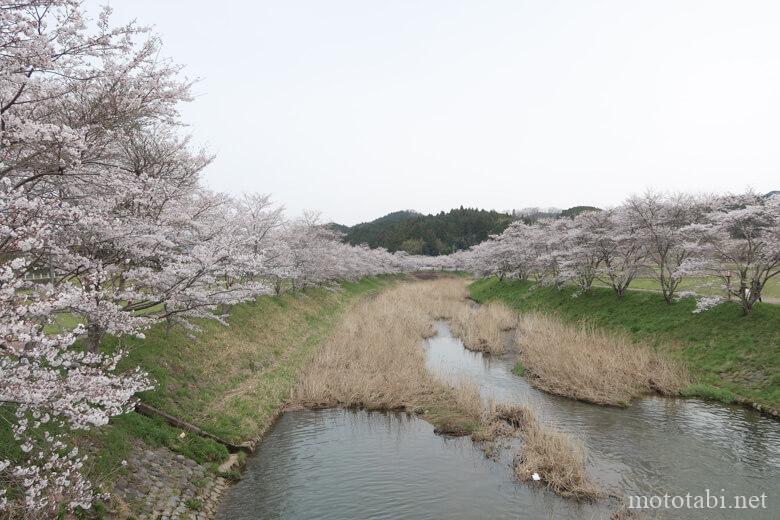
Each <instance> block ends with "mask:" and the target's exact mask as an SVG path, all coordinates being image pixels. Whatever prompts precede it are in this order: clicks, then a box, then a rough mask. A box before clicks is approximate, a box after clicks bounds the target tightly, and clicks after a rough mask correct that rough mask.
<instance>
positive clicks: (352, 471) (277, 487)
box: [218, 323, 780, 520]
mask: <svg viewBox="0 0 780 520" xmlns="http://www.w3.org/2000/svg"><path fill="white" fill-rule="evenodd" d="M437 326H438V332H439V333H438V335H437V336H436V337H434V338H431V339H430V340H428V341H427V342H426V351H427V353H428V366H429V368H430V369H431V370H432V371H434V372H437V373H440V374H441V375H443V376H446V377H450V376H452V377H462V376H467V377H469V378H471V379H473V380H475V381H477V382H478V383H479V384H480V387H481V390H482V393H483V395H484V396H485V397H494V398H496V399H498V400H506V401H513V402H522V403H527V404H528V405H529V406H531V407H532V408H533V409H534V410H535V411H536V413H537V415H538V416H539V417H540V419H541V420H542V421H544V422H545V423H549V424H551V425H553V426H554V427H556V428H558V429H560V430H563V431H567V432H570V433H572V434H574V435H576V436H578V437H579V438H581V439H582V441H583V442H584V444H585V446H586V448H587V450H588V470H589V472H590V474H591V476H592V478H593V479H594V480H596V481H597V482H599V483H600V484H601V485H602V487H604V488H605V489H607V490H608V491H610V492H613V493H615V494H617V495H632V494H639V495H663V494H664V493H670V494H674V495H685V494H686V493H691V494H692V495H698V494H704V493H705V489H710V491H711V492H712V493H714V494H717V495H721V494H723V495H725V496H726V497H728V500H730V497H732V496H735V495H760V494H761V493H766V494H767V496H768V499H767V503H768V506H769V508H767V509H763V510H754V511H740V512H739V513H738V514H737V512H736V511H733V510H728V509H726V510H706V511H701V510H700V511H695V510H684V511H682V510H681V511H667V512H665V514H664V516H663V517H664V518H702V519H705V518H712V519H717V518H721V519H731V518H767V519H769V518H780V513H779V512H780V503H778V499H780V425H779V424H778V423H777V422H776V421H773V420H770V419H768V418H764V417H762V416H760V415H759V414H757V413H755V412H751V411H748V410H745V409H742V408H738V407H730V406H723V405H719V404H714V403H704V402H701V401H697V400H682V399H664V398H648V399H643V400H640V401H637V402H636V403H634V404H633V405H632V406H631V407H630V408H628V409H617V408H605V407H598V406H594V405H588V404H585V403H579V402H575V401H571V400H567V399H562V398H557V397H554V396H550V395H547V394H544V393H541V392H538V391H536V390H534V389H533V388H531V387H530V386H529V385H528V384H527V383H526V382H525V380H524V379H522V378H520V377H517V376H515V375H514V374H512V373H511V368H512V362H511V359H505V358H502V357H493V358H490V357H487V356H483V355H481V354H478V353H473V352H469V351H467V350H465V349H463V346H462V344H461V343H460V341H459V340H457V339H456V338H453V337H452V336H451V334H450V332H449V329H448V328H447V326H446V325H445V324H444V323H439V324H438V325H437ZM519 449H521V446H516V447H510V448H509V449H508V450H507V452H506V453H505V455H504V457H503V458H502V460H501V461H500V462H496V461H493V460H490V459H486V458H485V456H484V455H483V453H482V451H481V450H479V448H478V447H475V446H474V445H473V444H472V442H471V441H470V440H468V439H463V438H459V439H449V438H445V437H441V436H437V435H435V434H433V428H432V427H431V426H430V425H429V424H428V423H426V422H424V421H422V420H420V419H416V418H414V417H408V416H406V415H403V414H380V413H367V412H352V411H344V410H324V411H300V412H289V413H286V414H284V415H283V416H282V418H281V419H280V420H279V421H278V422H277V424H276V425H275V426H274V427H273V428H272V430H271V431H270V432H269V434H268V436H267V437H266V439H265V440H264V441H263V443H262V444H261V445H260V447H259V449H258V451H257V453H256V454H255V455H253V456H252V457H251V458H250V460H249V462H248V465H247V469H246V472H245V476H244V478H243V479H242V480H241V481H240V482H239V483H238V484H237V485H235V486H233V487H232V488H231V489H230V490H229V491H228V493H227V494H226V496H225V498H224V499H223V502H222V505H221V508H220V511H219V514H218V518H220V519H225V520H242V519H265V518H285V519H303V518H332V519H346V518H355V519H369V518H371V519H374V518H375V519H380V518H387V519H391V518H392V519H398V518H431V519H434V518H435V519H446V518H464V519H465V518H485V519H489V518H529V519H537V518H540V519H543V518H571V519H589V518H604V517H607V516H608V509H609V508H610V507H614V502H609V501H605V502H603V503H600V504H594V505H587V504H586V505H578V504H576V503H573V502H571V501H568V500H563V499H560V498H558V497H555V496H554V495H552V494H551V493H549V492H547V491H544V490H542V489H540V488H539V487H535V486H527V485H525V484H518V483H516V482H515V481H514V480H513V477H512V474H511V468H510V467H509V461H510V460H511V456H512V454H513V453H514V452H515V451H516V450H519ZM721 490H723V491H721ZM727 505H728V502H727Z"/></svg>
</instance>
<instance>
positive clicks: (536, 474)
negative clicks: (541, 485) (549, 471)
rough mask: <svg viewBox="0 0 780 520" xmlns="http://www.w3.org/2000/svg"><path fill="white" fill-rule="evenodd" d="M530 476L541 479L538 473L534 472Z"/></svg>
mask: <svg viewBox="0 0 780 520" xmlns="http://www.w3.org/2000/svg"><path fill="white" fill-rule="evenodd" d="M531 478H532V479H534V480H542V477H540V476H539V474H538V473H534V474H533V475H531Z"/></svg>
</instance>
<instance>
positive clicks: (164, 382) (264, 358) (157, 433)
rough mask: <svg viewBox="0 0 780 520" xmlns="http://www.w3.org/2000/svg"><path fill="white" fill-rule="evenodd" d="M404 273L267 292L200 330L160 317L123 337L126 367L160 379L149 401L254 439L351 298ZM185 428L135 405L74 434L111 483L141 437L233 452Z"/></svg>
mask: <svg viewBox="0 0 780 520" xmlns="http://www.w3.org/2000/svg"><path fill="white" fill-rule="evenodd" d="M395 280H397V278H396V277H389V276H388V277H377V278H367V279H363V280H361V281H359V282H353V283H343V284H341V285H340V286H339V287H338V288H335V289H324V288H319V289H308V290H306V291H304V292H298V293H290V294H285V295H283V296H281V297H271V296H266V297H261V298H258V299H257V301H255V302H250V303H244V304H240V305H236V306H233V307H232V308H231V309H230V317H229V319H228V323H229V326H228V327H225V326H222V325H220V324H218V323H215V322H211V321H209V322H203V323H201V324H200V325H201V327H202V330H201V332H198V333H194V334H192V333H189V334H188V333H187V332H186V331H183V330H181V329H180V328H175V329H173V330H171V331H170V332H167V333H166V330H165V327H164V326H162V325H157V326H155V327H152V328H151V329H150V330H149V331H147V332H146V339H144V340H139V339H123V340H122V343H121V347H122V348H127V349H129V354H128V356H127V357H126V358H125V359H124V360H123V361H122V364H121V366H120V369H132V368H134V367H136V366H140V367H141V368H142V369H144V370H145V371H147V372H148V373H149V374H150V375H151V376H152V377H153V378H154V380H155V382H156V387H155V389H154V390H152V391H149V392H144V393H142V394H140V398H141V400H142V401H143V402H145V403H148V404H150V405H152V406H154V407H156V408H158V409H160V410H162V411H164V412H167V413H169V414H171V415H173V416H175V417H177V418H179V419H183V420H185V421H187V422H190V423H192V424H194V425H196V426H198V427H200V428H202V429H204V430H206V431H207V432H209V433H212V434H215V435H218V436H220V437H222V438H224V439H226V440H229V441H232V442H234V443H241V442H244V441H247V440H251V439H254V438H256V437H258V436H259V435H261V434H262V433H263V432H264V431H265V429H266V428H267V427H268V426H270V425H271V423H272V421H273V419H274V417H275V416H276V413H277V411H278V410H279V409H280V407H281V406H282V405H283V404H284V402H285V400H286V398H287V397H288V395H289V392H290V390H291V389H292V387H293V386H294V385H295V383H296V382H297V379H298V376H299V374H300V372H301V370H302V369H303V368H304V367H305V365H306V363H307V362H308V361H309V360H310V359H311V358H312V356H313V355H314V354H315V352H316V349H317V346H318V345H319V344H321V342H322V341H323V340H324V339H325V338H326V337H327V335H328V334H329V332H330V330H331V328H332V327H333V326H334V325H335V323H336V322H337V320H338V318H339V317H340V316H341V315H342V313H343V312H344V311H345V310H346V309H347V308H348V307H349V305H351V304H352V303H354V302H355V301H357V300H358V299H359V298H361V297H363V296H366V295H368V294H371V293H375V292H378V291H380V290H382V289H383V288H384V287H387V286H388V285H391V284H392V283H394V281H395ZM119 346H120V344H119V340H117V339H116V338H113V337H111V338H107V339H106V340H105V341H104V343H103V345H102V347H103V350H105V351H112V350H113V349H115V348H117V347H119ZM12 418H13V410H11V409H10V408H8V407H0V460H1V459H4V458H8V459H10V460H18V459H19V458H20V457H21V452H20V451H19V450H18V448H17V446H16V443H15V442H14V441H13V438H12V435H11V432H10V428H9V426H10V424H11V422H12ZM4 419H5V420H4ZM182 433H183V432H182V431H181V430H178V429H176V428H173V427H171V426H169V425H168V424H166V423H165V422H164V421H162V420H159V419H152V418H149V417H145V416H143V415H140V414H138V413H135V412H133V413H128V414H125V415H121V416H118V417H114V418H113V419H112V420H111V422H110V424H109V425H107V426H106V427H104V428H100V429H95V430H92V431H89V432H81V433H77V434H75V435H74V436H73V438H72V441H73V442H74V443H76V444H77V445H79V446H81V447H82V448H83V449H85V450H87V451H89V452H91V453H92V457H91V458H90V460H89V467H88V468H87V473H88V475H89V477H90V479H91V480H92V481H93V482H94V483H96V484H98V485H101V484H103V486H101V487H103V488H104V489H108V488H110V482H111V481H112V480H113V479H114V477H115V476H116V475H117V472H118V471H121V461H122V460H123V459H126V458H127V456H128V455H129V452H130V450H131V449H132V446H133V444H134V443H135V442H137V441H143V442H145V443H146V444H148V445H151V446H165V447H168V448H170V449H171V450H173V451H175V452H177V453H180V454H182V455H184V456H187V457H189V458H191V459H193V460H195V461H197V462H199V463H203V464H207V465H210V466H211V467H212V468H213V469H214V470H216V468H217V466H218V464H219V463H221V462H222V461H224V460H226V459H227V457H228V452H227V449H226V448H225V447H224V446H222V445H221V444H219V443H217V442H214V441H212V440H209V439H205V438H202V437H199V436H197V435H192V434H185V435H182Z"/></svg>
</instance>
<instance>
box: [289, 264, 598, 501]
mask: <svg viewBox="0 0 780 520" xmlns="http://www.w3.org/2000/svg"><path fill="white" fill-rule="evenodd" d="M464 291H465V289H464V283H463V282H462V281H460V280H446V279H445V280H436V281H426V282H417V283H412V284H405V285H402V286H399V287H396V288H393V289H390V290H388V291H385V292H384V293H382V294H380V295H378V296H376V297H373V298H371V299H370V300H367V301H365V302H363V303H361V304H360V305H358V306H356V307H355V308H353V309H352V311H351V312H350V313H348V315H347V316H346V317H345V318H344V320H343V321H342V323H341V324H340V325H339V326H338V327H337V328H336V330H335V332H334V333H333V335H332V336H331V337H330V338H329V340H328V341H327V342H326V343H325V345H323V347H322V348H321V350H320V352H319V354H318V356H317V357H316V359H315V360H314V361H313V363H312V364H311V365H310V367H309V369H308V371H307V373H306V374H305V375H304V377H303V379H302V380H301V381H300V384H299V385H298V387H297V388H296V389H295V391H294V394H293V400H294V402H295V403H296V404H298V405H300V406H304V407H309V408H323V407H333V406H344V407H357V408H365V409H372V410H398V411H407V412H414V413H419V414H421V415H422V416H423V418H425V419H426V420H428V421H429V422H431V423H432V424H433V425H434V427H435V431H437V432H439V433H446V434H453V435H467V434H471V435H472V438H473V439H474V440H476V441H485V442H489V441H494V440H496V439H498V438H500V437H510V436H515V435H518V434H520V435H522V437H523V438H524V439H525V443H524V447H523V451H522V456H521V457H519V458H518V461H517V471H516V474H517V476H518V478H521V479H523V480H528V479H529V478H530V476H531V474H532V473H534V472H536V473H539V475H540V476H541V478H542V480H543V481H544V482H545V483H547V484H548V485H549V487H550V488H551V489H552V490H553V491H555V492H557V493H559V494H561V495H563V496H571V497H577V498H586V497H589V498H593V497H596V496H598V491H597V490H596V488H595V487H594V486H592V485H591V484H590V483H589V482H588V480H587V477H586V475H585V464H584V458H583V456H582V450H581V448H580V447H579V446H578V445H577V444H576V443H575V442H573V441H572V440H571V439H570V438H569V437H567V436H565V435H563V434H560V433H555V432H548V431H545V430H544V429H543V428H542V427H541V426H540V425H539V423H538V421H537V420H536V418H535V417H534V415H533V413H532V412H531V411H530V410H529V409H528V408H526V407H525V406H507V405H494V404H491V405H489V406H485V404H484V403H483V402H482V399H481V398H480V394H479V388H478V387H477V386H476V385H475V384H473V383H470V382H465V381H459V382H454V383H451V384H447V383H445V382H443V381H441V380H439V379H437V378H436V377H434V376H433V375H432V374H431V373H430V372H428V370H427V369H426V368H425V352H424V350H423V349H422V348H421V345H420V344H421V339H422V338H425V337H430V336H432V335H433V334H434V333H435V329H434V320H435V319H440V318H445V317H447V318H448V319H450V320H453V321H454V322H455V323H461V322H460V321H458V320H460V318H453V317H452V316H456V314H455V313H454V310H458V305H457V304H456V302H457V301H460V302H461V303H462V304H463V305H464V306H466V308H467V310H470V309H468V304H467V303H465V300H463V296H464V294H465V292H464ZM458 312H460V311H458ZM500 312H501V311H495V310H494V311H491V313H495V314H494V315H491V316H490V317H488V318H484V317H482V318H481V319H482V320H483V323H489V324H490V326H491V327H494V326H495V327H496V329H497V330H499V331H500V329H501V328H503V327H508V326H509V324H511V323H513V320H514V316H510V317H507V315H506V314H500ZM502 318H503V320H502ZM477 336H478V337H484V336H485V335H484V334H477ZM502 340H503V338H502ZM502 344H503V341H502Z"/></svg>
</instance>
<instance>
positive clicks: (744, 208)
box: [451, 192, 780, 314]
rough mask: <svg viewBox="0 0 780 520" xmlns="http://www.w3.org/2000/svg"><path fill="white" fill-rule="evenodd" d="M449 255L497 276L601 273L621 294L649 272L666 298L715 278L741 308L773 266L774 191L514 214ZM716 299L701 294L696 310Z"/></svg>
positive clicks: (776, 251)
mask: <svg viewBox="0 0 780 520" xmlns="http://www.w3.org/2000/svg"><path fill="white" fill-rule="evenodd" d="M451 262H452V263H454V264H461V265H463V266H465V267H466V268H467V269H469V270H472V271H474V272H476V273H479V274H481V275H484V276H492V275H495V276H498V277H499V278H500V279H503V278H505V277H511V278H517V279H520V280H524V281H525V280H529V279H531V280H534V281H536V282H540V283H546V284H553V285H557V286H561V285H563V284H575V285H576V286H577V287H579V289H580V291H581V292H584V293H586V292H588V291H590V288H591V286H592V284H593V282H594V281H596V280H599V281H601V282H603V283H605V284H607V285H608V286H609V287H611V288H612V289H613V290H614V291H615V294H616V295H617V297H618V298H621V299H622V298H623V296H624V294H625V292H626V290H627V289H628V287H629V286H630V284H631V282H632V281H633V280H634V279H635V278H636V277H637V276H638V275H647V274H649V275H651V276H653V277H655V278H656V280H657V281H658V287H659V290H660V292H661V293H662V294H663V297H664V299H665V300H666V301H667V302H668V303H672V302H673V301H674V300H675V299H676V298H679V297H683V296H693V294H691V293H690V292H689V291H686V292H681V291H678V288H679V285H680V282H681V281H682V279H683V278H684V277H688V276H705V277H714V278H716V279H720V280H721V286H722V288H723V290H724V291H725V292H726V293H727V294H728V295H729V297H734V298H736V299H738V300H739V302H740V303H741V305H742V309H743V312H744V313H745V314H748V313H750V312H751V310H752V309H753V306H754V305H755V304H756V302H758V301H760V299H761V293H762V291H763V289H764V286H765V285H766V283H767V281H768V280H770V279H771V278H773V277H775V276H778V275H780V196H778V195H775V196H762V195H758V194H755V193H750V192H749V193H745V194H741V195H729V196H691V195H662V194H658V193H653V192H649V193H646V194H645V195H642V196H634V197H631V198H629V199H628V200H627V201H626V202H625V203H624V204H622V205H621V206H618V207H615V208H612V209H608V210H603V211H589V212H585V213H582V214H580V215H578V216H576V217H574V218H573V219H568V218H561V219H545V220H541V221H539V222H537V223H535V224H533V225H527V224H524V223H522V222H519V221H518V222H514V223H513V224H512V225H510V226H509V227H508V228H507V229H506V231H505V232H504V233H502V234H501V235H498V236H494V237H491V239H490V240H488V241H486V242H483V243H481V244H478V245H477V246H475V247H473V248H472V249H470V250H469V251H466V252H461V253H458V254H457V255H454V259H452V260H451ZM720 301H721V299H720V298H718V297H703V298H701V299H700V300H699V305H698V307H697V310H699V311H701V310H704V309H706V308H709V307H711V306H713V305H716V304H718V303H720Z"/></svg>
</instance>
